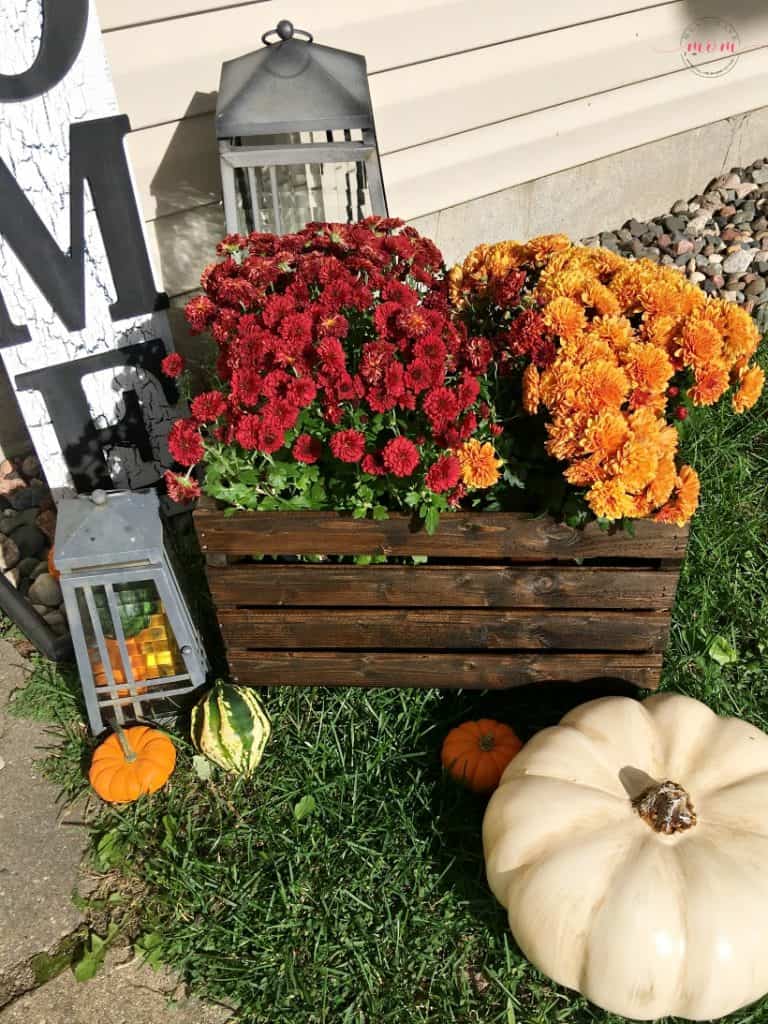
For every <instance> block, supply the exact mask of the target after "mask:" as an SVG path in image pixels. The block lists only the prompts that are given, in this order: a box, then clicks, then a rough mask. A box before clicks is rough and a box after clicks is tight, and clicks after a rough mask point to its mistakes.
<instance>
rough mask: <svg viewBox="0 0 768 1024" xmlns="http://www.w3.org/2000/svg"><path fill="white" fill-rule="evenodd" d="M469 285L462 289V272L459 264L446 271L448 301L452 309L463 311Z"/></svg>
mask: <svg viewBox="0 0 768 1024" xmlns="http://www.w3.org/2000/svg"><path fill="white" fill-rule="evenodd" d="M468 292H469V285H467V287H466V289H465V287H464V271H463V270H462V268H461V265H460V264H459V263H457V264H456V266H455V267H451V269H450V270H449V271H448V299H449V301H450V303H451V305H452V306H453V308H454V309H463V308H464V307H465V306H466V304H467V299H466V295H467V293H468Z"/></svg>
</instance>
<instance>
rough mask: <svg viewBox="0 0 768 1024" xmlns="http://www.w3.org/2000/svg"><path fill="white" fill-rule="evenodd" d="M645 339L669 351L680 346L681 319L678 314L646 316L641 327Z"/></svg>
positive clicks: (671, 351)
mask: <svg viewBox="0 0 768 1024" xmlns="http://www.w3.org/2000/svg"><path fill="white" fill-rule="evenodd" d="M641 333H642V337H643V341H645V342H647V343H648V344H649V345H655V346H656V347H657V348H663V349H665V350H666V351H667V352H668V353H670V354H671V353H673V352H676V351H677V350H678V349H679V348H680V319H679V318H678V317H676V316H646V317H643V323H642V327H641Z"/></svg>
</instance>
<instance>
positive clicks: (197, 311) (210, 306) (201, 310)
mask: <svg viewBox="0 0 768 1024" xmlns="http://www.w3.org/2000/svg"><path fill="white" fill-rule="evenodd" d="M216 313H217V307H216V303H215V302H212V301H211V300H210V299H209V298H208V296H207V295H196V296H195V297H194V299H190V300H189V302H188V303H187V304H186V306H185V307H184V316H185V317H186V320H187V323H188V324H189V326H190V328H191V330H192V332H193V333H194V334H200V332H201V331H204V330H205V329H206V327H207V326H208V325H209V324H210V323H211V321H212V320H213V318H214V317H215V316H216Z"/></svg>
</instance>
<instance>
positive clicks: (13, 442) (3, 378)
mask: <svg viewBox="0 0 768 1024" xmlns="http://www.w3.org/2000/svg"><path fill="white" fill-rule="evenodd" d="M31 450H32V441H31V439H30V436H29V432H28V431H27V428H26V426H25V424H24V418H23V417H22V415H21V409H20V408H19V403H18V399H17V396H16V392H15V391H14V390H13V387H12V385H11V382H10V380H9V379H8V372H7V370H6V369H5V365H4V363H3V362H2V360H0V461H2V459H3V458H6V457H10V456H12V455H21V454H25V453H26V452H28V451H31Z"/></svg>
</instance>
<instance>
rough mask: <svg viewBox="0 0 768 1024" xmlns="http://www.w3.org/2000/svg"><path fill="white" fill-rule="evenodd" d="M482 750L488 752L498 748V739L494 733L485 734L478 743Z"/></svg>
mask: <svg viewBox="0 0 768 1024" xmlns="http://www.w3.org/2000/svg"><path fill="white" fill-rule="evenodd" d="M478 746H479V747H480V749H481V750H483V751H485V752H487V751H489V750H493V748H494V747H495V746H496V737H495V736H494V735H493V733H492V732H484V733H483V735H482V736H481V737H480V739H479V741H478Z"/></svg>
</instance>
